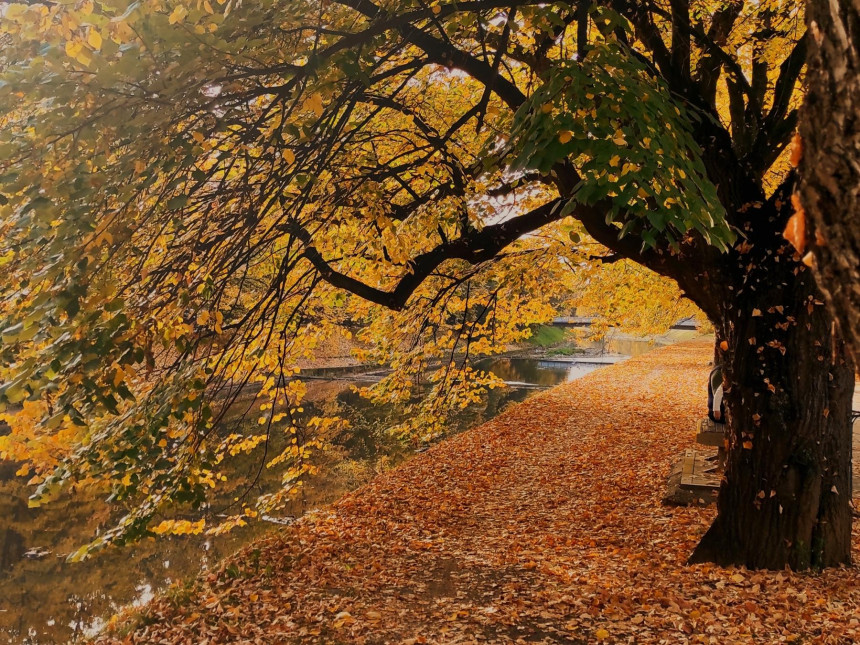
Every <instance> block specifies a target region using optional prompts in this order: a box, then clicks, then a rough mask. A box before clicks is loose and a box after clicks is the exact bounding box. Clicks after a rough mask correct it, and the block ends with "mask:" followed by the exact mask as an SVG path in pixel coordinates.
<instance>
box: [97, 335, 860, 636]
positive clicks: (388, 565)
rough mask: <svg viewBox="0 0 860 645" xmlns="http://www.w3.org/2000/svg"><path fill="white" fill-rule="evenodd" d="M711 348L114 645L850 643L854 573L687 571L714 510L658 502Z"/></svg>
mask: <svg viewBox="0 0 860 645" xmlns="http://www.w3.org/2000/svg"><path fill="white" fill-rule="evenodd" d="M712 354H713V352H712V346H711V345H710V344H709V343H707V342H697V343H686V344H682V345H676V346H673V347H668V348H665V349H661V350H658V351H654V352H652V353H650V354H647V355H644V356H642V357H639V358H635V359H631V360H630V361H627V362H626V363H623V364H620V365H617V366H614V367H610V368H606V369H603V370H599V371H597V372H594V373H593V374H591V375H589V376H587V377H585V378H583V379H581V380H579V381H575V382H573V383H570V384H568V385H564V386H560V387H558V388H555V389H553V390H551V391H549V392H547V393H545V394H542V395H539V396H536V397H534V398H532V399H530V400H528V401H527V402H525V403H522V404H519V405H518V406H516V407H515V408H514V409H513V410H511V411H510V412H508V413H506V414H503V415H501V416H500V417H498V418H497V419H495V420H494V421H491V422H490V423H487V424H485V425H483V426H481V427H479V428H476V429H474V430H472V431H469V432H466V433H464V434H462V435H460V436H457V437H455V438H453V439H451V440H450V441H447V442H444V443H443V444H441V445H439V446H437V447H435V448H433V449H432V450H430V451H428V452H426V453H424V454H423V455H420V456H418V457H416V458H414V459H412V460H410V461H409V462H408V463H407V464H406V465H405V466H404V467H400V468H398V469H396V470H394V471H392V472H390V473H388V474H386V475H384V476H380V477H378V478H377V479H375V480H374V481H373V482H372V483H371V484H369V485H367V486H365V487H363V488H361V489H359V490H358V491H357V492H355V493H353V494H351V495H348V496H347V497H345V498H344V499H342V500H341V501H340V502H339V503H337V504H335V505H334V506H332V507H331V508H330V509H329V510H328V511H326V512H321V513H317V514H315V515H313V516H310V517H308V518H306V519H305V520H303V521H302V522H300V523H299V524H297V525H294V526H293V527H290V528H288V529H285V530H284V532H283V534H282V536H281V537H280V538H273V539H268V540H265V541H262V542H259V543H257V544H256V545H255V546H254V547H251V548H248V549H246V550H245V551H243V552H241V553H240V554H238V555H237V556H236V557H235V558H234V560H233V561H232V562H230V563H226V564H225V565H224V567H223V568H222V569H221V570H220V572H218V573H213V574H211V575H210V576H209V577H208V578H207V579H205V580H202V581H200V582H198V583H197V584H196V585H195V586H194V587H193V588H190V589H186V590H182V591H175V592H174V593H172V594H168V595H167V596H165V597H164V598H162V599H161V600H159V601H157V602H156V603H154V604H153V605H151V607H150V610H149V614H148V615H146V616H144V617H141V618H140V619H139V620H138V622H137V623H136V625H135V630H136V631H134V632H133V633H131V634H125V633H123V634H122V635H118V636H117V637H116V641H115V642H122V641H125V642H133V643H189V644H190V643H194V644H198V643H222V642H235V643H266V644H269V643H294V642H325V643H363V642H366V643H388V642H391V643H470V642H512V641H521V642H547V643H549V642H553V643H592V642H596V641H601V640H603V641H607V642H635V643H658V642H659V643H687V642H694V643H695V642H704V643H720V644H721V645H722V644H725V643H753V642H755V643H778V642H795V643H797V642H805V643H809V642H814V643H819V642H820V643H853V642H857V641H860V586H858V581H860V575H858V574H860V569H858V568H856V567H854V568H846V569H840V570H834V571H828V572H826V573H824V574H809V575H795V574H792V573H790V572H778V573H759V572H750V571H746V570H744V569H721V568H717V567H712V566H704V565H699V566H694V567H688V566H686V565H685V564H684V561H685V559H686V557H687V555H688V554H689V553H690V551H691V550H692V548H693V546H694V545H695V543H696V541H697V540H698V538H699V537H700V536H701V535H702V533H703V532H704V530H705V529H706V528H707V526H708V524H709V522H710V520H711V518H712V514H713V510H712V509H701V508H696V509H687V508H672V507H664V506H662V505H661V504H660V498H661V495H662V493H663V487H664V481H665V476H666V473H667V472H668V469H669V465H670V463H671V461H672V460H673V459H674V458H675V457H676V456H677V454H678V453H679V451H680V450H681V449H682V448H684V447H688V446H690V445H691V444H692V443H693V438H694V430H693V427H694V422H695V421H696V419H697V417H698V415H699V414H700V413H701V411H702V409H703V407H704V403H703V402H704V400H705V391H704V383H705V380H706V376H707V372H708V367H707V361H708V359H709V358H710V357H711V356H712ZM857 529H860V526H857V527H856V529H855V538H854V539H855V549H856V548H857V547H860V530H857ZM109 640H110V638H109V637H108V636H105V637H104V641H105V642H108V641H109Z"/></svg>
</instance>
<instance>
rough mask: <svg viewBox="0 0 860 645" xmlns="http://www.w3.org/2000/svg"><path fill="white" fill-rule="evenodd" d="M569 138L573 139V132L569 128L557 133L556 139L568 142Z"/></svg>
mask: <svg viewBox="0 0 860 645" xmlns="http://www.w3.org/2000/svg"><path fill="white" fill-rule="evenodd" d="M571 139H573V133H572V132H571V131H570V130H563V131H562V132H560V133H559V135H558V140H559V141H560V142H561V143H568V142H569V141H570V140H571Z"/></svg>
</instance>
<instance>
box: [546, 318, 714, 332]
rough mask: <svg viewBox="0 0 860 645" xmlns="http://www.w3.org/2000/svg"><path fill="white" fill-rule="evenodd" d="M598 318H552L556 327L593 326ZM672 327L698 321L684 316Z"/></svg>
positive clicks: (680, 326) (691, 325)
mask: <svg viewBox="0 0 860 645" xmlns="http://www.w3.org/2000/svg"><path fill="white" fill-rule="evenodd" d="M595 320H597V319H596V318H595V317H594V316H557V317H556V318H553V319H552V324H553V325H555V326H556V327H582V328H584V327H591V325H592V323H593V322H594V321H595ZM671 328H672V329H692V330H695V329H696V328H697V325H696V321H695V319H693V318H692V317H690V318H682V319H681V320H679V321H678V322H676V323H675V324H674V325H672V327H671Z"/></svg>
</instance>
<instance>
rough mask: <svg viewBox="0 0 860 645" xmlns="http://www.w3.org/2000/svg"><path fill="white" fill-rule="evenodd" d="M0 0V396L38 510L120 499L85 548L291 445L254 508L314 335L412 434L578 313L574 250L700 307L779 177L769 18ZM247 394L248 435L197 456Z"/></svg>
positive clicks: (748, 13)
mask: <svg viewBox="0 0 860 645" xmlns="http://www.w3.org/2000/svg"><path fill="white" fill-rule="evenodd" d="M2 11H3V12H4V13H3V21H2V24H1V25H0V43H2V52H3V53H2V54H0V114H2V115H3V116H0V126H2V130H0V234H2V241H0V262H2V264H3V267H4V270H5V272H6V279H5V280H4V281H3V285H2V287H0V289H2V291H0V308H2V319H3V322H2V328H0V333H2V338H3V347H2V353H0V355H2V363H3V365H4V370H5V374H6V378H5V383H4V385H3V386H2V388H0V397H2V401H3V402H4V404H5V405H6V406H7V410H17V409H18V406H21V405H24V406H25V410H26V411H27V415H28V419H32V420H33V421H32V422H30V421H28V423H31V425H32V424H35V427H38V428H39V431H40V432H41V433H42V434H44V435H47V436H52V437H57V436H61V435H62V436H63V437H64V438H65V439H64V442H63V443H64V444H65V445H68V446H71V447H70V448H69V449H67V450H66V452H65V453H64V454H61V455H57V456H56V457H52V458H51V459H46V460H42V463H43V466H42V468H41V469H40V470H38V471H37V472H36V473H35V475H36V480H35V481H36V483H40V488H39V490H38V492H37V494H36V501H37V502H40V501H42V500H46V499H50V497H51V496H52V495H53V494H55V493H56V491H57V490H59V489H61V488H62V486H63V485H64V484H67V483H69V482H71V481H81V480H84V481H96V480H107V481H109V482H110V484H109V486H110V488H111V491H112V493H111V494H112V497H113V498H114V499H118V500H135V506H134V511H133V512H131V513H130V514H129V515H128V516H127V517H126V518H125V519H124V520H123V523H122V525H121V526H119V527H118V528H117V530H116V531H115V532H113V533H109V534H107V535H105V536H103V537H102V538H101V541H102V542H110V541H112V540H122V539H125V538H126V537H134V536H139V535H141V534H145V533H146V531H147V530H148V529H147V528H146V527H147V525H148V524H149V523H150V522H151V521H152V519H153V517H155V516H157V515H158V514H159V513H162V512H164V511H165V510H166V507H167V505H168V502H169V503H170V504H178V503H186V502H187V503H195V504H199V503H201V502H202V501H203V500H205V498H206V493H207V490H208V489H209V488H210V486H211V485H212V484H213V483H214V482H215V481H217V479H218V477H219V475H218V468H219V464H220V463H221V462H222V460H223V459H224V458H225V455H227V454H228V453H229V452H231V451H233V450H236V451H244V450H259V449H263V450H265V447H266V446H268V439H269V437H270V435H271V433H272V432H273V431H277V432H284V433H286V436H287V437H290V436H292V437H293V439H292V440H290V441H288V447H287V448H286V450H285V452H284V453H283V454H282V455H280V456H275V457H274V458H272V456H271V455H268V456H267V457H264V458H263V459H264V460H265V461H267V462H269V463H271V464H272V465H273V466H280V467H283V468H284V484H285V488H284V490H283V493H281V494H277V495H273V496H269V497H266V498H264V499H261V500H259V501H258V502H257V506H256V508H257V510H254V508H252V506H253V505H249V506H248V507H247V509H246V510H245V511H244V513H245V515H250V514H253V513H255V512H258V511H259V510H263V511H268V510H272V509H275V508H277V507H278V506H279V504H281V503H282V502H283V500H284V499H285V498H286V497H285V496H288V495H289V494H290V491H291V490H293V489H292V488H291V485H292V484H294V483H295V482H296V481H297V480H298V479H299V478H300V477H301V475H302V472H304V470H303V469H306V468H308V466H297V465H296V464H297V463H299V462H300V463H301V464H305V463H306V461H305V458H306V457H308V456H309V455H310V454H311V453H312V452H313V451H314V450H319V449H323V448H324V444H325V440H324V439H323V438H321V439H320V440H319V441H318V442H317V443H315V444H314V443H310V444H307V445H305V444H303V443H301V442H299V441H298V440H297V439H296V438H295V436H294V435H295V433H296V421H295V417H296V414H297V410H299V409H300V407H301V404H302V387H301V385H300V383H299V382H298V381H297V380H295V376H296V374H297V372H298V368H297V365H298V363H299V362H300V361H301V360H302V359H303V358H306V357H308V356H311V355H312V354H313V352H314V349H315V348H316V347H318V346H319V345H320V343H323V342H325V339H326V338H327V337H328V336H329V335H330V334H331V333H332V332H333V331H334V330H335V329H336V328H350V326H352V327H355V326H356V325H357V326H358V327H360V328H361V330H362V331H361V334H362V339H363V341H364V342H365V343H367V344H368V345H369V346H370V349H369V350H368V353H367V357H368V358H370V359H374V360H379V361H386V362H388V363H390V364H391V365H392V366H393V367H394V368H396V370H395V372H394V373H393V375H392V376H391V377H389V378H388V379H386V380H385V381H384V382H383V383H381V384H380V385H379V386H378V387H377V388H375V390H374V391H373V392H372V393H371V396H373V397H376V398H377V399H378V400H389V401H390V400H399V401H403V402H408V404H409V405H414V406H416V407H415V412H416V414H415V415H414V419H416V422H415V423H413V424H411V426H410V427H404V428H402V430H404V431H409V432H414V431H416V430H418V431H419V432H420V433H421V434H422V435H424V436H432V435H435V434H437V433H438V432H440V431H441V429H442V424H443V420H444V416H445V412H446V410H448V409H450V408H451V407H458V406H463V405H467V404H468V403H469V402H470V401H472V400H474V399H475V397H476V396H479V395H480V392H481V391H482V389H483V388H487V387H492V386H495V385H497V383H495V382H494V380H493V379H492V378H491V377H490V376H489V375H486V374H482V373H478V372H475V370H474V368H473V367H472V366H471V364H470V362H469V358H470V357H471V356H475V355H480V354H485V353H489V352H492V351H496V350H497V349H498V348H500V347H503V346H504V345H505V344H507V343H510V342H515V341H517V340H521V339H523V338H525V337H526V336H527V335H528V333H529V332H528V328H529V326H530V325H532V324H534V323H537V322H541V321H545V320H547V319H548V318H549V317H551V315H552V312H553V311H554V310H555V309H556V308H558V307H560V306H570V305H571V304H572V303H574V302H575V299H576V296H577V295H579V296H580V297H582V298H583V302H587V301H588V300H589V298H588V296H587V292H588V289H589V288H590V289H594V288H595V285H596V284H597V283H598V281H599V280H601V279H603V278H600V277H599V275H600V274H599V273H598V272H597V270H596V268H595V267H597V266H600V265H601V264H602V263H603V262H604V261H605V262H606V266H607V267H610V273H609V274H608V278H606V280H607V281H608V282H607V284H616V285H617V284H619V283H623V284H627V285H628V288H632V287H630V285H629V284H628V281H627V278H629V276H630V275H632V273H630V271H635V272H637V273H636V275H637V276H641V275H644V274H642V273H641V269H635V270H633V269H630V268H629V267H630V265H625V264H615V262H614V261H615V260H616V259H617V258H618V257H621V256H623V257H626V258H630V259H632V260H633V261H635V262H637V263H639V264H641V265H644V266H648V267H650V268H652V269H655V270H657V271H658V272H660V273H662V274H664V275H669V276H671V277H672V278H674V279H676V280H679V281H680V283H681V287H682V288H683V289H684V290H685V291H687V293H688V295H690V296H691V297H692V298H693V299H694V300H695V301H696V302H697V304H699V305H700V306H702V307H703V308H704V309H705V311H706V313H708V314H709V315H710V316H711V318H712V319H714V318H717V317H718V316H719V314H718V313H717V310H716V308H715V305H714V304H713V300H712V299H709V298H707V297H705V296H706V290H707V289H706V287H703V286H702V285H703V284H704V283H703V282H702V281H701V277H702V275H703V273H704V274H706V270H705V267H706V265H707V264H708V263H711V264H714V265H715V264H717V263H719V262H721V261H722V260H721V258H724V257H726V253H727V252H728V251H729V250H730V249H732V248H734V246H733V245H735V243H736V242H737V241H738V240H739V239H742V238H744V236H745V235H746V233H747V232H748V231H747V230H746V229H744V224H743V222H742V221H741V220H742V217H743V214H744V213H745V212H747V211H749V210H750V209H751V208H754V207H756V204H758V206H761V204H763V203H765V202H768V203H772V202H773V200H778V199H779V194H781V193H779V191H778V190H776V189H777V187H778V186H780V184H781V183H782V182H783V180H786V182H787V183H786V184H783V185H782V188H781V189H782V190H783V192H784V190H785V188H786V186H790V185H791V181H792V179H791V177H788V179H786V164H785V162H784V159H783V158H782V152H783V150H784V149H785V146H786V144H787V142H788V140H789V138H790V135H791V132H792V131H793V129H794V126H795V122H796V112H795V109H794V108H795V106H796V103H797V100H798V99H797V93H796V85H797V80H798V77H799V74H800V69H801V63H799V62H798V61H801V60H802V54H803V47H804V38H803V35H802V15H801V11H800V9H799V7H798V6H797V4H796V3H794V2H775V1H772V0H767V1H764V2H758V3H745V2H743V1H741V0H696V1H693V2H676V1H674V0H673V1H671V2H668V1H667V2H649V3H628V2H625V1H623V0H622V1H619V0H609V1H606V2H597V3H594V4H592V3H571V2H549V3H547V2H540V3H538V2H504V3H503V2H495V1H494V0H475V1H470V2H458V3H447V2H441V3H435V2H433V3H429V4H427V3H424V2H422V1H421V0H416V1H415V2H400V1H397V2H394V1H383V2H371V1H370V0H341V1H331V2H329V1H326V2H319V1H314V2H311V1H304V0H264V1H262V2H254V3H241V4H236V3H233V2H232V0H229V1H228V2H226V4H225V3H223V2H221V0H218V1H217V2H215V3H212V2H210V1H209V0H203V1H202V2H186V1H184V0H181V1H179V2H163V1H161V0H137V1H135V2H127V1H126V0H104V1H102V2H94V1H93V0H84V1H82V2H77V3H71V4H65V3H64V4H52V3H44V4H40V3H33V4H18V3H13V4H9V5H7V6H6V7H5V8H4V9H3V10H2ZM749 187H752V188H751V190H749V191H747V192H746V193H744V194H743V195H742V193H743V192H744V190H745V189H746V188H749ZM767 191H771V192H773V196H772V197H770V196H768V194H767ZM774 191H775V192H774ZM749 194H753V195H755V196H756V198H755V199H754V200H753V201H750V199H749ZM741 195H742V196H741ZM739 236H740V238H739ZM601 245H605V246H607V247H609V248H610V249H611V252H608V251H607V250H606V249H605V248H604V247H603V246H601ZM625 266H626V267H627V268H626V269H624V268H623V267H625ZM571 269H573V271H571ZM612 271H614V272H616V273H615V274H614V276H615V277H613V273H612ZM618 271H627V273H623V274H622V275H624V276H625V278H624V279H622V280H619V279H618V275H619V274H618V273H617V272H618ZM584 276H591V278H590V279H589V280H586V281H583V280H585V278H584ZM636 280H637V282H636V283H634V284H637V285H639V286H641V285H642V284H643V282H642V280H641V279H640V278H639V277H637V278H636ZM705 282H707V280H705ZM644 284H645V285H650V286H648V291H647V293H649V294H653V293H663V294H670V295H668V296H666V297H667V298H668V299H669V300H671V301H672V302H674V301H676V300H677V299H678V298H679V295H680V294H679V293H678V292H677V291H671V290H669V291H667V287H666V283H665V282H663V281H656V278H651V277H648V278H645V281H644ZM671 289H675V287H672V288H671ZM596 300H597V299H596V298H594V297H593V296H592V297H591V298H590V302H591V305H592V306H594V303H595V301H596ZM622 301H624V302H626V303H627V304H624V305H623V308H624V309H625V310H626V311H625V312H622V313H629V308H635V307H636V306H638V303H637V301H636V298H632V297H631V298H626V299H620V300H616V301H615V305H618V303H619V302H622ZM661 302H662V300H661ZM616 308H617V307H616ZM616 314H617V312H616ZM628 317H629V316H628ZM616 318H617V319H621V318H624V315H622V316H620V317H619V316H617V315H616ZM428 369H429V371H430V373H429V376H426V375H427V373H428ZM423 378H429V381H430V383H431V394H432V396H430V397H429V398H426V399H424V400H422V401H421V402H418V403H415V402H414V401H412V400H411V399H410V395H411V394H412V393H413V391H414V385H415V383H416V381H418V380H421V379H423ZM251 386H253V387H255V388H257V391H258V397H257V400H258V403H257V405H258V408H257V411H255V412H254V414H257V412H259V432H258V433H254V434H253V435H250V436H248V435H245V434H243V435H241V436H233V435H231V437H228V438H226V439H225V438H224V436H223V434H222V433H219V431H218V427H219V423H220V422H221V420H222V419H223V417H224V414H225V411H226V410H227V409H228V408H229V407H230V404H231V403H233V402H234V401H235V399H236V398H237V396H238V395H239V394H240V393H241V392H242V391H243V390H246V389H247V388H248V387H251ZM476 388H477V389H476ZM419 413H420V414H419ZM16 418H17V415H16ZM417 420H421V421H417ZM313 423H314V424H315V425H318V426H321V427H322V426H325V427H328V428H331V427H333V426H334V425H336V424H338V423H341V422H340V421H338V420H335V419H315V420H313ZM419 426H420V427H419ZM324 435H325V433H321V436H324ZM18 436H19V437H20V436H21V434H20V433H18ZM70 436H71V437H73V438H74V441H69V440H68V438H69V437H70ZM9 441H11V440H7V442H6V443H5V444H4V446H5V447H4V450H5V451H6V452H7V453H8V454H10V455H13V456H19V455H21V456H23V455H25V454H26V453H27V451H28V450H29V451H32V450H33V448H32V447H24V448H20V449H19V450H18V452H15V451H13V450H12V449H11V448H10V447H9V446H10V444H9ZM39 441H42V439H39ZM25 443H26V442H25ZM27 445H28V446H29V445H31V444H27ZM299 457H301V459H298V458H299ZM297 459H298V461H297ZM241 521H244V519H243V516H242V515H241V514H240V515H239V516H236V517H234V518H232V519H231V520H228V522H227V524H229V523H230V522H234V523H235V522H241ZM162 528H164V525H162Z"/></svg>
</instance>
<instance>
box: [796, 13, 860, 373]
mask: <svg viewBox="0 0 860 645" xmlns="http://www.w3.org/2000/svg"><path fill="white" fill-rule="evenodd" d="M808 13H809V15H808V21H809V24H810V33H811V35H812V38H811V39H810V52H809V60H810V69H809V74H808V76H807V84H808V91H807V97H806V103H805V106H804V119H803V123H802V127H801V135H802V138H801V140H802V141H803V149H804V150H805V152H801V150H800V149H799V150H798V160H799V158H800V156H801V154H802V156H803V169H802V177H803V181H802V183H801V186H800V195H801V202H802V205H803V206H802V208H801V210H800V211H799V212H798V214H797V216H796V218H795V220H794V222H793V225H794V227H795V228H796V229H797V230H796V235H797V236H798V239H797V246H798V250H799V251H800V253H803V254H806V253H809V254H811V255H809V256H808V259H809V261H810V264H811V266H812V269H813V271H814V272H815V275H816V278H817V279H818V283H819V285H821V288H822V290H823V291H824V294H825V296H826V297H827V300H828V303H829V304H830V306H831V307H832V308H833V309H834V313H835V315H836V319H837V321H838V322H839V326H840V330H841V335H842V337H843V338H845V341H846V343H847V345H848V348H849V350H850V352H851V354H852V355H853V357H854V361H855V363H856V362H857V361H858V360H860V338H858V336H860V268H858V267H860V217H858V212H857V199H856V198H857V191H858V186H860V177H859V176H858V165H857V150H858V145H860V143H858V142H860V126H858V122H857V107H856V106H857V101H858V99H860V77H858V73H860V52H858V48H857V35H856V33H857V28H858V24H860V16H858V12H857V8H856V7H855V6H853V5H852V4H851V3H849V2H842V1H840V2H835V3H829V2H828V3H825V2H815V1H811V2H810V3H809V9H808ZM798 146H800V144H799V143H798ZM804 209H805V210H804ZM807 215H808V216H809V219H807ZM807 221H808V225H807ZM801 229H802V230H801ZM813 257H814V258H815V261H814V262H812V261H811V258H813Z"/></svg>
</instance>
